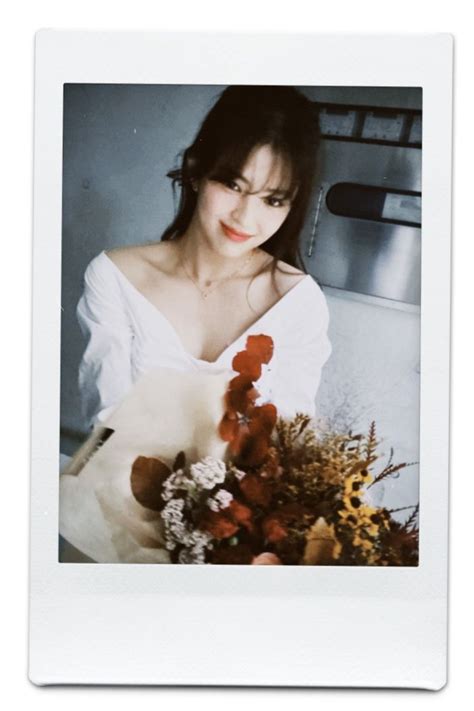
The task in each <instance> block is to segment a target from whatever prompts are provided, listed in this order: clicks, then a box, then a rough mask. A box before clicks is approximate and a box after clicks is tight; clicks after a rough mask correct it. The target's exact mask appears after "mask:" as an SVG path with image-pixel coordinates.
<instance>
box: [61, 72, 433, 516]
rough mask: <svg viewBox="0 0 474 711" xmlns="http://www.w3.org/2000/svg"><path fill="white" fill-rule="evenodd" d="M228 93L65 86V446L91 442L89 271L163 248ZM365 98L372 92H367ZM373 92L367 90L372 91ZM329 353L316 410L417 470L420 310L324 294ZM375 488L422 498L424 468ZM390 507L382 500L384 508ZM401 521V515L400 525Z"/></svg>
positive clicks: (385, 102) (321, 94)
mask: <svg viewBox="0 0 474 711" xmlns="http://www.w3.org/2000/svg"><path fill="white" fill-rule="evenodd" d="M223 88H224V87H218V86H156V87H150V86H139V85H134V86H129V85H127V86H125V85H124V86H120V85H67V86H66V87H65V93H64V173H63V176H64V177H63V255H62V258H63V267H62V270H63V271H62V278H63V288H62V308H63V311H62V333H61V337H62V353H61V427H62V439H61V449H62V451H63V452H65V453H68V454H71V453H72V452H73V451H74V450H75V449H76V448H77V446H78V442H79V441H80V437H81V435H82V434H83V433H84V424H83V422H82V418H81V415H80V405H79V393H78V388H77V369H78V365H79V360H80V357H81V355H82V351H83V349H84V345H85V344H84V342H83V339H82V336H81V333H80V331H79V327H78V324H77V321H76V317H75V308H76V305H77V301H78V300H79V297H80V294H81V290H82V278H83V274H84V271H85V268H86V266H87V264H88V262H89V261H90V260H91V259H92V258H93V257H94V256H95V255H96V254H98V252H100V251H101V250H102V249H108V248H111V247H115V246H120V245H127V244H134V243H135V244H139V243H144V242H148V241H155V240H158V239H159V237H160V235H161V233H162V232H163V230H164V229H165V228H166V227H167V225H168V224H169V223H170V221H171V219H172V217H173V214H174V201H173V194H172V189H171V181H170V180H169V179H168V178H167V177H166V173H167V171H169V170H170V169H171V168H172V167H174V166H175V165H176V163H177V157H178V155H179V153H180V152H181V151H182V150H183V149H184V148H186V147H187V146H188V145H189V144H190V143H191V141H192V139H193V138H194V135H195V133H196V130H197V128H198V126H199V124H200V122H201V121H202V119H203V117H204V115H205V114H206V113H207V111H208V110H209V108H210V107H211V106H212V104H213V103H214V101H215V99H216V98H217V96H218V94H219V93H220V91H221V90H222V89H223ZM305 91H306V93H308V95H309V96H310V97H311V98H312V99H314V100H319V101H336V102H337V101H338V100H339V101H341V102H347V103H357V102H360V103H367V104H369V103H370V104H375V105H377V102H379V105H381V106H390V105H394V106H399V107H401V106H407V107H416V100H417V96H416V95H415V93H414V92H415V91H416V90H410V89H408V90H405V89H390V88H387V89H384V88H381V89H378V88H370V90H367V89H363V88H361V89H359V88H354V87H347V88H345V87H322V88H316V87H312V88H307V89H305ZM364 92H365V93H364ZM367 92H368V93H367ZM324 290H325V293H326V297H327V300H328V306H329V310H330V315H331V322H330V329H329V337H330V339H331V342H332V345H333V353H332V355H331V358H330V360H329V361H328V363H327V365H326V366H325V369H324V372H323V378H322V382H321V387H320V391H319V393H318V401H317V404H318V411H319V413H320V415H321V416H322V417H324V418H325V419H327V420H328V421H329V422H330V423H332V424H334V425H335V426H337V427H340V428H345V427H352V428H353V429H354V430H358V431H363V432H366V431H367V430H368V427H369V426H370V423H371V421H372V420H375V421H376V425H377V433H378V435H379V438H381V439H382V440H383V441H382V445H381V451H383V452H385V455H386V457H385V459H384V462H385V461H386V458H388V456H389V453H390V447H393V448H394V450H395V455H394V460H395V461H396V462H398V461H408V462H412V461H416V460H417V459H418V436H419V402H418V400H419V372H418V363H419V332H420V323H419V310H418V309H416V308H415V307H412V308H411V309H410V308H408V309H400V308H398V307H396V305H395V304H393V303H392V302H389V301H386V300H383V299H378V300H377V299H372V300H371V301H368V300H367V299H364V298H363V297H357V296H354V295H353V294H351V293H348V292H344V291H341V290H336V289H330V288H325V289H324ZM400 476H401V479H400V480H398V481H393V480H387V481H386V483H385V488H384V489H383V488H382V487H380V488H379V494H380V496H381V497H383V503H384V504H385V505H388V506H393V507H398V506H405V505H409V504H412V503H415V502H416V501H417V500H418V475H417V467H416V466H413V467H410V468H408V469H407V470H405V471H403V472H402V473H401V475H400ZM381 500H382V499H381ZM404 515H405V514H403V515H402V514H401V516H402V518H403V516H404Z"/></svg>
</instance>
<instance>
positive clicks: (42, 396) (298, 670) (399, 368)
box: [29, 30, 453, 690]
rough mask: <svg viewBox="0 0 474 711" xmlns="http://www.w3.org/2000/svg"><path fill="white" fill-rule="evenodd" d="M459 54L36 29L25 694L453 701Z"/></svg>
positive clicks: (305, 40)
mask: <svg viewBox="0 0 474 711" xmlns="http://www.w3.org/2000/svg"><path fill="white" fill-rule="evenodd" d="M452 54H453V39H452V36H451V35H449V34H433V35H429V34H426V35H425V34H405V35H384V34H378V35H376V34H372V35H351V34H340V35H337V34H335V35H325V34H320V35H318V34H314V35H309V34H308V35H304V34H302V35H271V34H265V35H264V34H237V33H228V34H226V33H220V34H219V33H209V34H206V33H202V34H200V33H153V32H143V33H140V32H130V33H121V32H77V31H74V32H73V31H52V30H44V31H40V32H38V34H37V36H36V75H35V177H34V241H33V244H34V284H33V291H34V314H33V371H32V372H33V393H32V461H31V576H30V666H29V675H30V679H31V680H32V681H33V682H34V683H36V684H39V685H44V684H144V685H170V684H174V685H176V684H182V685H210V684H212V685H234V686H235V685H242V686H308V687H310V686H348V687H406V688H425V689H433V690H435V689H440V688H442V687H443V686H444V684H445V683H446V654H447V650H446V642H447V523H448V520H447V517H448V454H449V346H450V343H449V333H450V229H451V227H450V219H451V213H450V211H451V198H450V194H451V125H452ZM236 57H238V58H239V61H238V62H236V60H235V58H236ZM196 58H198V61H197V60H196ZM229 640H232V644H229ZM132 650H133V652H132Z"/></svg>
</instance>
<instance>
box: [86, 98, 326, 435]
mask: <svg viewBox="0 0 474 711" xmlns="http://www.w3.org/2000/svg"><path fill="white" fill-rule="evenodd" d="M318 145H319V129H318V121H317V116H316V115H315V112H314V109H313V105H312V103H311V102H310V101H309V100H307V99H306V98H305V97H304V96H303V95H302V94H301V93H299V92H298V91H297V90H296V89H294V88H291V87H258V86H257V87H245V86H233V87H229V88H227V89H226V90H225V91H224V92H223V93H222V94H221V96H220V98H219V100H218V101H217V103H216V104H215V106H214V107H213V108H212V109H211V111H210V112H209V114H208V115H207V117H206V118H205V120H204V122H203V124H202V126H201V128H200V130H199V132H198V134H197V136H196V138H195V140H194V142H193V144H192V145H191V146H190V147H189V148H188V149H187V150H186V151H185V152H184V155H183V160H182V165H181V167H180V169H179V170H176V171H172V172H171V173H169V174H168V175H169V177H171V178H172V179H173V185H175V184H176V183H178V184H179V186H180V188H181V196H180V204H179V209H178V213H177V215H176V218H175V219H174V221H173V223H172V224H171V225H170V226H169V227H168V228H167V230H166V231H165V233H164V234H163V236H162V239H161V241H160V242H158V243H152V244H147V245H139V246H132V247H125V248H120V249H114V250H111V251H109V252H105V251H103V252H101V253H100V254H99V255H98V256H96V257H95V258H94V259H93V260H92V261H91V263H90V264H89V266H88V268H87V270H86V273H85V288H84V293H83V295H82V297H81V299H80V302H79V304H78V307H77V316H78V320H79V324H80V326H81V329H82V332H83V334H84V335H85V336H86V338H87V347H86V349H85V352H84V355H83V358H82V361H81V364H80V369H79V386H80V390H81V396H82V401H83V411H84V415H85V417H86V418H87V421H88V423H89V424H92V425H94V424H96V423H97V422H103V421H104V420H105V419H106V418H107V417H108V416H109V415H110V414H111V412H112V411H113V410H114V408H115V407H116V406H117V405H118V404H119V403H120V401H121V400H122V399H123V398H124V396H125V395H126V394H127V392H128V391H129V389H130V388H131V387H132V385H133V383H134V382H135V381H136V380H137V378H138V377H139V376H140V375H142V374H143V373H144V372H146V371H147V370H148V369H149V368H152V367H158V366H161V367H165V368H175V369H178V370H186V371H189V370H191V371H193V370H194V371H208V372H218V371H219V372H221V371H222V370H229V378H230V377H232V373H231V371H232V359H233V357H234V355H235V354H236V353H237V352H238V351H240V350H242V349H243V348H244V347H245V342H246V338H247V336H248V335H251V334H259V333H265V334H267V335H269V336H271V337H272V338H273V341H274V356H273V358H272V360H271V362H270V363H269V364H268V366H267V368H266V370H265V372H264V373H263V374H262V377H261V379H260V380H259V381H258V384H257V388H258V390H259V393H260V396H261V397H260V400H259V401H258V404H259V403H260V402H263V401H271V402H274V403H275V405H276V406H277V408H278V412H279V414H280V415H282V416H288V417H291V416H293V415H294V414H295V413H296V412H298V411H300V412H306V413H308V414H310V415H314V414H315V404H314V401H315V397H316V392H317V389H318V386H319V382H320V377H321V369H322V367H323V365H324V363H325V362H326V360H327V358H328V356H329V354H330V352H331V346H330V343H329V341H328V338H327V326H328V320H329V317H328V310H327V306H326V302H325V298H324V295H323V293H322V291H321V289H320V288H319V286H318V285H317V284H316V282H315V281H314V280H313V279H312V277H311V276H310V275H308V274H306V273H305V271H304V267H303V269H302V268H301V267H302V266H303V264H302V260H301V257H300V254H299V244H298V240H299V236H300V232H301V229H302V226H303V222H304V218H305V214H306V211H307V208H308V203H309V199H310V195H311V190H312V186H313V182H314V177H315V171H316V162H317V155H318Z"/></svg>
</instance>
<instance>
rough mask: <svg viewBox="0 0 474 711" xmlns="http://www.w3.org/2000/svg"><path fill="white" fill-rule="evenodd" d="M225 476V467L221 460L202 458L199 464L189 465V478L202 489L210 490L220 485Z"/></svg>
mask: <svg viewBox="0 0 474 711" xmlns="http://www.w3.org/2000/svg"><path fill="white" fill-rule="evenodd" d="M225 475H226V465H225V462H223V461H222V460H221V459H215V458H214V457H204V459H203V460H202V461H201V462H197V463H196V464H191V476H192V478H193V480H194V481H195V482H196V484H198V485H199V486H200V487H201V488H202V489H212V488H213V487H214V486H215V485H216V484H222V482H223V481H224V479H225Z"/></svg>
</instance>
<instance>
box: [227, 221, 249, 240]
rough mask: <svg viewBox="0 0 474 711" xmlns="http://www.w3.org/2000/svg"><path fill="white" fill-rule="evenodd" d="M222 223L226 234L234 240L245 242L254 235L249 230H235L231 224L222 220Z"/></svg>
mask: <svg viewBox="0 0 474 711" xmlns="http://www.w3.org/2000/svg"><path fill="white" fill-rule="evenodd" d="M221 225H222V229H223V230H224V233H225V234H226V236H227V237H228V238H229V239H231V240H232V241H233V242H245V241H246V240H248V239H250V237H251V236H252V235H249V234H248V233H247V232H239V230H234V229H233V228H232V227H229V225H226V224H225V222H221Z"/></svg>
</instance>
